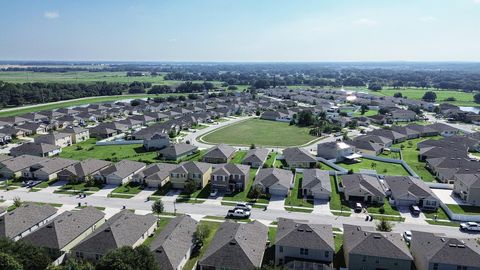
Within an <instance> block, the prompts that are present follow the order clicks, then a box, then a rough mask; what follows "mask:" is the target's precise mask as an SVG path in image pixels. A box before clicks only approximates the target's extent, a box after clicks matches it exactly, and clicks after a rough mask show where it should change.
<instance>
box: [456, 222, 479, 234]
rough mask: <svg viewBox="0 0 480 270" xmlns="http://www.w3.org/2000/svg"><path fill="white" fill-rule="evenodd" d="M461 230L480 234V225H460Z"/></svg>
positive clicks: (473, 223) (466, 223)
mask: <svg viewBox="0 0 480 270" xmlns="http://www.w3.org/2000/svg"><path fill="white" fill-rule="evenodd" d="M460 230H462V231H472V232H480V224H478V223H476V222H465V223H461V224H460Z"/></svg>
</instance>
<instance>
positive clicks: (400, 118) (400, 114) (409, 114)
mask: <svg viewBox="0 0 480 270" xmlns="http://www.w3.org/2000/svg"><path fill="white" fill-rule="evenodd" d="M390 118H391V119H392V120H393V122H410V121H415V120H416V119H417V113H416V112H414V111H411V110H402V109H398V110H394V111H391V112H390Z"/></svg>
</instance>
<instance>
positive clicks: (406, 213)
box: [398, 207, 428, 225]
mask: <svg viewBox="0 0 480 270" xmlns="http://www.w3.org/2000/svg"><path fill="white" fill-rule="evenodd" d="M398 212H400V215H401V216H402V217H404V218H405V222H407V223H413V224H422V225H428V223H427V222H426V221H425V219H426V218H427V217H426V216H425V215H424V214H423V213H422V212H420V214H419V215H418V217H415V216H412V213H411V212H410V209H408V207H399V208H398Z"/></svg>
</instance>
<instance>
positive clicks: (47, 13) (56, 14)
mask: <svg viewBox="0 0 480 270" xmlns="http://www.w3.org/2000/svg"><path fill="white" fill-rule="evenodd" d="M43 16H44V17H45V18H47V19H50V20H51V19H56V18H58V17H60V13H59V12H58V11H45V12H44V13H43Z"/></svg>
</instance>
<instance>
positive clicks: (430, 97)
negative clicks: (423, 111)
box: [422, 91, 437, 102]
mask: <svg viewBox="0 0 480 270" xmlns="http://www.w3.org/2000/svg"><path fill="white" fill-rule="evenodd" d="M422 99H423V100H425V101H430V102H434V101H435V100H436V99H437V94H436V93H435V92H433V91H427V92H425V94H423V97H422Z"/></svg>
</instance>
